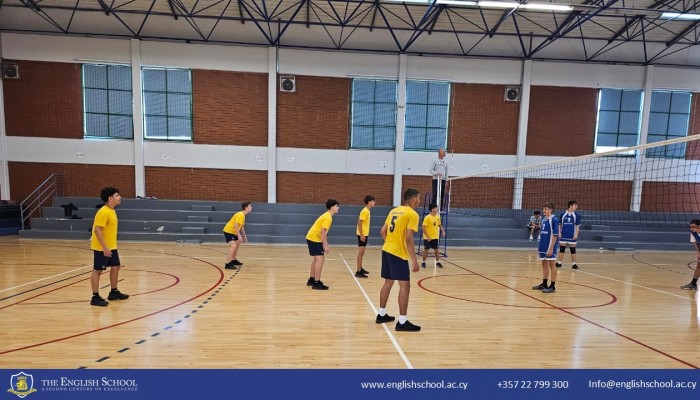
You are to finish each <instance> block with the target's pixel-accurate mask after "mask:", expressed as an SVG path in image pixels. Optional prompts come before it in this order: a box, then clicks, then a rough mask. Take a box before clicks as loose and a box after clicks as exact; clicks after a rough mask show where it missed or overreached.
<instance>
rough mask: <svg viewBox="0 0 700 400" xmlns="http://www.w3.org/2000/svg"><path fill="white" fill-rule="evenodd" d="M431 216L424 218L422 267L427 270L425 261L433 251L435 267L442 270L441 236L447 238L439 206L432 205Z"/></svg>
mask: <svg viewBox="0 0 700 400" xmlns="http://www.w3.org/2000/svg"><path fill="white" fill-rule="evenodd" d="M429 207H430V214H428V215H426V216H425V218H423V225H422V226H423V262H422V263H421V264H420V266H421V267H423V268H425V260H426V259H427V258H428V251H430V249H433V253H435V266H436V267H438V268H442V264H440V234H441V233H442V237H445V228H443V227H442V221H441V220H440V215H439V214H438V210H439V209H438V205H437V204H435V203H432V204H430V206H429Z"/></svg>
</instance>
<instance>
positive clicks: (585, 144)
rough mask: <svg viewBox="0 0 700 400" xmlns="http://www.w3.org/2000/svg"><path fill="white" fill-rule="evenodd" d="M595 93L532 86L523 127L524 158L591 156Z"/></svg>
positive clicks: (587, 90)
mask: <svg viewBox="0 0 700 400" xmlns="http://www.w3.org/2000/svg"><path fill="white" fill-rule="evenodd" d="M597 115H598V89H588V88H571V87H552V86H533V87H532V89H531V92H530V115H529V117H528V124H527V130H528V131H527V155H531V156H569V157H571V156H583V155H586V154H591V153H593V145H594V143H595V127H596V119H597Z"/></svg>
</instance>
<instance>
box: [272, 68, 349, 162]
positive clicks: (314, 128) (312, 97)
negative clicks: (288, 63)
mask: <svg viewBox="0 0 700 400" xmlns="http://www.w3.org/2000/svg"><path fill="white" fill-rule="evenodd" d="M349 143H350V79H347V78H328V77H319V76H300V75H297V76H296V92H294V93H281V92H279V91H278V92H277V146H278V147H301V148H313V149H343V150H344V149H347V148H348V147H349Z"/></svg>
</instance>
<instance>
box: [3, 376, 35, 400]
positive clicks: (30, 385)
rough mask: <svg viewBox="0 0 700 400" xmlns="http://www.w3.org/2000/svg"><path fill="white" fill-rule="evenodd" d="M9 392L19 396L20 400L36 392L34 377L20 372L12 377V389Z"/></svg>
mask: <svg viewBox="0 0 700 400" xmlns="http://www.w3.org/2000/svg"><path fill="white" fill-rule="evenodd" d="M7 391H8V392H10V393H12V394H15V395H17V397H19V398H20V399H23V398H25V397H26V396H27V395H30V394H32V393H34V392H36V389H34V377H33V376H32V375H31V374H25V373H24V372H20V373H19V374H15V375H12V376H11V377H10V388H9V389H8V390H7Z"/></svg>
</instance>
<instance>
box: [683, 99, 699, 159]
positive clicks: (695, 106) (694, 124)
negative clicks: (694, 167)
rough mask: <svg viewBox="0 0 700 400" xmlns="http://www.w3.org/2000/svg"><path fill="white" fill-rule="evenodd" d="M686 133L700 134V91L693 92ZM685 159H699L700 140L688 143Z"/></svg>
mask: <svg viewBox="0 0 700 400" xmlns="http://www.w3.org/2000/svg"><path fill="white" fill-rule="evenodd" d="M688 135H700V93H693V100H692V103H691V105H690V118H689V120H688ZM686 159H688V160H700V140H695V141H692V142H689V143H688V148H687V150H686Z"/></svg>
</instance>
